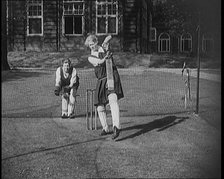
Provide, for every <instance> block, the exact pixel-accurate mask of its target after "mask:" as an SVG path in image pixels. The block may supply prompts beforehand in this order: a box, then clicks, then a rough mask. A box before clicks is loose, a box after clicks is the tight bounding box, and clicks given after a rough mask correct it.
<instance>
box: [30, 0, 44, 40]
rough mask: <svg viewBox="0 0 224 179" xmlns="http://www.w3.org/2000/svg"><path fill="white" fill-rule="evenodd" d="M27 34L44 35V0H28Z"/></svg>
mask: <svg viewBox="0 0 224 179" xmlns="http://www.w3.org/2000/svg"><path fill="white" fill-rule="evenodd" d="M27 35H28V36H33V35H43V0H27Z"/></svg>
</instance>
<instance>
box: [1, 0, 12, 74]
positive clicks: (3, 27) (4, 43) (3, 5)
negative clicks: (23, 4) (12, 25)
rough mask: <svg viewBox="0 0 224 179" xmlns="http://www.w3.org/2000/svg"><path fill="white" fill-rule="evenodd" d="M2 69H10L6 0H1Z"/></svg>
mask: <svg viewBox="0 0 224 179" xmlns="http://www.w3.org/2000/svg"><path fill="white" fill-rule="evenodd" d="M1 11H2V13H1V20H2V25H1V65H2V69H1V70H10V67H9V63H8V60H7V33H6V25H7V24H6V0H2V1H1Z"/></svg>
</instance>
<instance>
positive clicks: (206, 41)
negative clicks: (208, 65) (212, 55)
mask: <svg viewBox="0 0 224 179" xmlns="http://www.w3.org/2000/svg"><path fill="white" fill-rule="evenodd" d="M213 46H214V40H213V37H212V36H211V35H210V34H204V35H203V36H202V51H203V52H212V50H213Z"/></svg>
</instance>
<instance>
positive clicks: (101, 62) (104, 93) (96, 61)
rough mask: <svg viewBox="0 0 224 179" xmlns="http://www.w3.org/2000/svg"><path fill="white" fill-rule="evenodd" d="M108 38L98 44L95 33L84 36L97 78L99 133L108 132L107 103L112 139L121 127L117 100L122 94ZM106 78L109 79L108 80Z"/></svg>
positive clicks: (96, 100)
mask: <svg viewBox="0 0 224 179" xmlns="http://www.w3.org/2000/svg"><path fill="white" fill-rule="evenodd" d="M110 38H111V37H109V38H108V37H107V40H106V41H105V43H103V45H102V46H99V45H98V39H97V37H96V36H95V35H89V36H88V37H87V38H86V41H85V45H86V46H87V47H89V48H90V50H91V55H90V56H89V57H88V61H89V62H90V63H91V64H92V65H93V66H94V70H95V75H96V78H97V84H96V92H95V100H94V105H95V106H97V111H98V115H99V119H100V122H101V125H102V127H103V129H102V132H101V135H107V134H109V128H108V124H107V120H106V105H107V104H108V103H109V105H110V109H111V115H112V122H113V135H112V139H115V138H117V137H118V136H119V133H120V129H121V127H120V111H119V105H118V100H119V99H121V98H123V97H124V94H123V90H122V86H121V81H120V76H119V73H118V71H117V67H116V65H115V64H114V61H113V58H112V53H111V52H110V51H109V43H108V40H109V39H110ZM108 59H111V60H112V63H111V66H112V68H111V69H112V71H111V73H110V74H108V72H107V69H110V68H108V67H107V64H108V63H107V62H106V61H107V60H108ZM111 77H112V78H111ZM108 79H110V82H109V80H108ZM108 82H109V83H108Z"/></svg>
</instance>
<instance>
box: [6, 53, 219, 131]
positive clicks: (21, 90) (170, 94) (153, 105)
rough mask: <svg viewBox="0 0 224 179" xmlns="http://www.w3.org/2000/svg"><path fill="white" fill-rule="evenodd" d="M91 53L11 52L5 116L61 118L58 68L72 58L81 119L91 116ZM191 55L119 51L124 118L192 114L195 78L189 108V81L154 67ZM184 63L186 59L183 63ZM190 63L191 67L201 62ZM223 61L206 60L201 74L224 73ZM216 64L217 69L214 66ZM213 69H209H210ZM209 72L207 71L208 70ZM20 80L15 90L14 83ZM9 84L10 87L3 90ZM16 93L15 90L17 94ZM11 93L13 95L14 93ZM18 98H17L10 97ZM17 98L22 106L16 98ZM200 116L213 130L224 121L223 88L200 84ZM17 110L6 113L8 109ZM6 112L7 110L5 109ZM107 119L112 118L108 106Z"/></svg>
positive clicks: (177, 65) (178, 63) (93, 80)
mask: <svg viewBox="0 0 224 179" xmlns="http://www.w3.org/2000/svg"><path fill="white" fill-rule="evenodd" d="M87 56H88V52H86V51H85V53H84V51H81V52H80V51H77V52H54V53H53V52H49V53H46V52H44V53H42V52H41V53H40V52H9V53H8V61H9V64H10V66H11V68H12V69H14V70H11V71H10V72H7V73H4V74H3V75H2V82H3V83H2V86H3V88H2V89H3V94H4V90H7V92H6V93H7V94H9V95H3V102H2V104H3V110H2V111H3V113H2V114H3V117H4V116H11V117H13V116H14V117H15V116H17V117H18V116H21V117H25V116H30V117H32V116H33V117H55V116H60V111H61V106H60V98H58V97H56V96H54V93H53V91H54V82H55V70H56V68H57V67H58V66H59V65H60V64H61V60H62V59H63V58H70V59H71V60H72V63H73V65H74V66H75V67H76V69H77V71H78V74H79V76H80V87H79V90H78V93H79V95H80V96H79V97H77V105H76V115H77V116H79V117H85V115H86V89H87V88H91V89H94V88H95V84H96V78H95V74H94V71H93V68H92V67H91V65H90V64H89V63H88V61H87ZM186 58H187V57H183V56H182V57H180V56H167V55H163V56H162V55H150V54H136V53H131V52H128V53H124V52H123V53H122V52H119V53H115V54H114V59H115V62H116V64H117V65H118V69H119V73H120V77H121V81H122V86H123V91H124V95H125V97H124V98H123V99H121V100H120V102H119V103H120V111H121V116H146V115H161V114H174V113H183V112H191V113H194V112H195V110H196V88H197V84H196V78H194V77H192V78H191V100H189V101H188V103H187V108H186V109H185V107H184V100H183V97H184V90H185V84H184V79H183V77H182V76H181V75H178V74H174V73H168V72H166V71H153V70H151V68H165V67H166V68H180V70H181V67H182V65H183V62H184V61H186ZM184 59H185V60H184ZM195 61H196V59H193V58H191V59H189V61H188V64H189V65H190V64H191V65H193V64H196V62H195ZM220 63H221V62H220V60H217V59H210V61H209V60H208V59H201V68H202V69H201V70H202V71H205V72H206V73H210V74H217V70H216V69H219V70H218V71H219V73H220ZM211 64H212V65H211ZM208 66H209V67H210V68H209V69H208ZM21 67H22V68H41V69H40V70H24V69H23V70H18V68H21ZM205 68H206V69H205ZM13 81H16V83H15V84H13V86H10V83H11V82H13ZM4 86H7V87H6V88H4ZM15 89H16V90H15ZM10 90H11V93H9V91H10ZM11 94H14V95H11ZM15 96H16V97H17V98H18V99H21V100H19V103H15V102H14V101H13V100H14V98H15ZM199 105H200V106H199V114H200V116H202V117H203V118H204V119H205V120H207V121H208V122H209V123H211V124H212V125H213V126H215V127H217V128H220V123H221V84H220V83H219V82H213V81H209V80H204V79H201V80H200V101H199ZM10 106H12V109H18V110H15V111H13V112H12V110H10V111H7V110H4V107H6V108H8V107H10ZM6 108H5V109H6ZM108 115H110V112H109V107H108Z"/></svg>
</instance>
